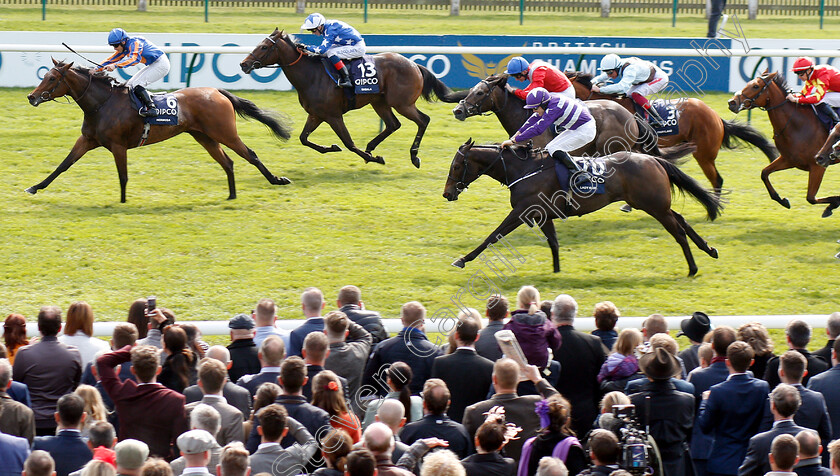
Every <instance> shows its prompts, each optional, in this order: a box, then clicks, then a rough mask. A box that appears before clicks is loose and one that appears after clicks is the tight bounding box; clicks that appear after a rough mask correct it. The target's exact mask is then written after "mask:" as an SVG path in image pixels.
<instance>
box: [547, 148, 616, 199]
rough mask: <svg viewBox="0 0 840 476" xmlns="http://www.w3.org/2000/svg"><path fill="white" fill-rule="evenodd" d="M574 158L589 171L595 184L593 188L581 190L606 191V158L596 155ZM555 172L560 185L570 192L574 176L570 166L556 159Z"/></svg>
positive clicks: (586, 192)
mask: <svg viewBox="0 0 840 476" xmlns="http://www.w3.org/2000/svg"><path fill="white" fill-rule="evenodd" d="M572 160H574V161H575V162H577V164H578V165H579V166H580V168H582V169H583V170H585V171H587V172H589V174H590V175H591V176H592V179H593V182H592V185H593V186H592V187H591V188H586V187H584V188H583V190H581V192H583V193H585V194H602V193H604V192H605V188H604V183H605V182H606V177H605V176H604V172H606V169H607V167H606V162H604V159H602V158H600V157H596V158H594V159H589V158H585V157H572ZM554 172H555V173H556V174H557V181H558V182H560V187H561V188H562V189H563V191H564V192H568V191H569V190H570V188H571V178H572V173H571V171H570V170H569V168H568V167H566V166H565V165H563V164H562V163H561V162H560V161H559V160H555V161H554Z"/></svg>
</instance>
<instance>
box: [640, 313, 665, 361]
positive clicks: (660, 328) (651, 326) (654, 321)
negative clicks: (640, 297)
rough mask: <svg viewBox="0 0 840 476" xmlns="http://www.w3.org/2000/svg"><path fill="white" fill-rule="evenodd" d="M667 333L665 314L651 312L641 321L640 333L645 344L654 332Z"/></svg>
mask: <svg viewBox="0 0 840 476" xmlns="http://www.w3.org/2000/svg"><path fill="white" fill-rule="evenodd" d="M667 333H668V321H666V320H665V316H663V315H662V314H651V315H650V316H648V317H647V319H645V320H644V321H643V322H642V335H643V336H644V341H645V344H647V343H648V342H649V341H650V338H651V337H653V336H655V335H656V334H667ZM645 350H647V349H645ZM645 353H647V352H645Z"/></svg>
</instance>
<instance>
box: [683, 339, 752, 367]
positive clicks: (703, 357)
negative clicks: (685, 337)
mask: <svg viewBox="0 0 840 476" xmlns="http://www.w3.org/2000/svg"><path fill="white" fill-rule="evenodd" d="M714 352H715V351H713V350H712V344H711V343H710V342H703V344H701V345H700V348H699V349H697V359H698V360H699V361H700V365H699V367H700V368H702V369H705V368H707V367H708V366H710V365H712V359H713V358H714V357H715V353H714ZM753 360H754V359H753Z"/></svg>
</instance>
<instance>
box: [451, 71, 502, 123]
mask: <svg viewBox="0 0 840 476" xmlns="http://www.w3.org/2000/svg"><path fill="white" fill-rule="evenodd" d="M478 84H485V85H487V94H486V95H485V96H484V97H483V98H481V99H479V100H478V101H476V102H474V103H469V102H467V100H466V98H464V99H462V100H461V101H460V102H459V103H458V104H463V105H465V106H466V107H465V108H464V111H465V112H466V113H467V115H469V116H476V115H479V114H481V106H482V105H483V104H484V103H485V101H487V100H488V99H489V100H490V105H491V106H492V105H493V97H492V96H493V95H492V94H491V93H492V92H493V89H495V88H496V86H498V83H493V84H490V83H489V82H487V80H486V79H482V80H481V82H479V83H478Z"/></svg>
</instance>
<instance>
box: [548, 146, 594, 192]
mask: <svg viewBox="0 0 840 476" xmlns="http://www.w3.org/2000/svg"><path fill="white" fill-rule="evenodd" d="M551 157H552V158H554V160H558V161H560V163H561V164H563V165H565V166H566V168H568V169H569V172H571V173H572V176H573V177H574V187H575V189H577V190H580V189H581V187H583V186H586V185H589V184H590V183H592V178H591V176H590V175H589V172H587V171H585V170H583V169H582V168H580V165H578V163H577V162H575V161H574V160H573V159H572V156H571V155H569V153H568V152H566V151H565V150H555V151H554V153H553V154H551Z"/></svg>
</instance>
